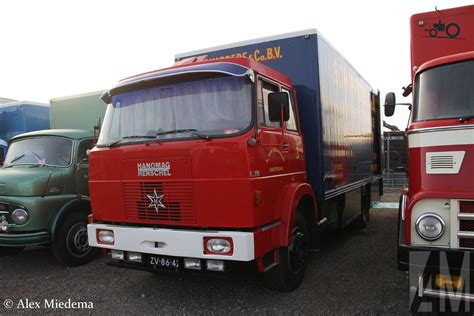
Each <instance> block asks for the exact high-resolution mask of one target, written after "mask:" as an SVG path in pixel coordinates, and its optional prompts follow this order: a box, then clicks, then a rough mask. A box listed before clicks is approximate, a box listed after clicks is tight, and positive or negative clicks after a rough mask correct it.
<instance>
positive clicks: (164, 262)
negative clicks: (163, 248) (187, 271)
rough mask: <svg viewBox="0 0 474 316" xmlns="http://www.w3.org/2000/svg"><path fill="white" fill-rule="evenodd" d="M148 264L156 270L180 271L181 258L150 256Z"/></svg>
mask: <svg viewBox="0 0 474 316" xmlns="http://www.w3.org/2000/svg"><path fill="white" fill-rule="evenodd" d="M146 262H147V264H148V265H149V266H151V267H153V268H154V269H165V270H178V269H179V258H175V257H168V256H155V255H153V256H148V258H147V261H146Z"/></svg>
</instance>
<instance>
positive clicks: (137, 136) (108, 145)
mask: <svg viewBox="0 0 474 316" xmlns="http://www.w3.org/2000/svg"><path fill="white" fill-rule="evenodd" d="M134 138H150V139H155V138H156V136H154V135H130V136H124V137H122V139H119V140H116V141H114V142H111V143H110V144H107V145H105V146H106V147H112V146H114V145H117V144H119V143H121V142H122V141H124V140H125V139H134Z"/></svg>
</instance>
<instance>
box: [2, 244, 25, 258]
mask: <svg viewBox="0 0 474 316" xmlns="http://www.w3.org/2000/svg"><path fill="white" fill-rule="evenodd" d="M23 249H25V247H24V246H17V247H0V256H7V255H14V254H17V253H19V252H21V251H23Z"/></svg>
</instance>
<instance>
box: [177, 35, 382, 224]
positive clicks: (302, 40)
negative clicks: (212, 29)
mask: <svg viewBox="0 0 474 316" xmlns="http://www.w3.org/2000/svg"><path fill="white" fill-rule="evenodd" d="M203 55H207V57H206V58H207V59H211V60H212V59H224V58H233V57H248V58H251V59H254V60H257V61H260V62H262V63H265V64H267V65H268V66H270V67H272V68H273V69H275V70H278V71H280V72H282V73H283V74H285V75H287V76H288V77H290V79H291V80H292V82H293V85H294V86H295V88H296V91H297V99H298V110H299V113H300V123H301V128H302V132H303V136H304V142H305V153H306V164H307V173H308V178H309V179H308V180H309V183H310V184H311V185H312V187H313V189H314V191H315V193H316V196H317V198H318V200H319V201H329V200H331V199H333V198H337V197H338V196H343V194H344V193H348V192H351V191H357V189H359V188H361V187H362V186H364V185H366V184H368V183H372V185H371V191H372V194H371V200H372V201H375V200H376V199H377V198H378V197H379V196H380V194H382V181H381V170H382V168H381V167H382V166H381V164H382V147H381V146H382V141H381V138H382V132H381V116H380V111H379V107H380V104H379V92H378V91H375V90H373V89H372V88H371V86H370V85H369V84H368V83H367V81H366V80H365V79H364V78H363V77H362V76H361V75H360V74H359V73H358V72H357V71H356V70H355V69H354V67H352V65H351V64H350V63H349V62H348V61H347V60H346V59H345V58H344V57H343V56H342V55H341V54H340V53H339V52H338V51H337V50H336V49H334V48H333V47H332V46H331V44H329V42H328V41H327V40H326V39H324V38H323V37H322V36H321V35H320V34H319V33H318V32H317V31H316V30H307V31H302V32H295V33H291V34H284V35H279V36H274V37H269V38H264V39H257V40H252V41H246V42H241V43H236V44H230V45H225V46H220V47H214V48H209V49H204V50H199V51H194V52H190V53H184V54H178V55H176V58H175V59H176V61H177V62H179V61H182V60H184V59H187V58H193V57H197V56H203ZM356 196H357V194H354V197H356ZM347 200H348V196H346V201H347ZM356 200H357V198H356ZM349 202H350V201H347V203H349ZM349 213H350V212H349ZM349 213H348V214H347V215H350V214H349ZM344 217H346V216H344Z"/></svg>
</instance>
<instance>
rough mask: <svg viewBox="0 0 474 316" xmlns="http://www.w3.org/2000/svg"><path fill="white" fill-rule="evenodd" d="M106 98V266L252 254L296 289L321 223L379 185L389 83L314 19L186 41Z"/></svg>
mask: <svg viewBox="0 0 474 316" xmlns="http://www.w3.org/2000/svg"><path fill="white" fill-rule="evenodd" d="M103 99H104V100H105V102H107V103H109V105H108V108H107V112H106V115H105V118H104V122H103V126H102V130H101V134H100V137H99V140H98V143H97V146H96V147H95V148H94V149H93V150H92V151H91V152H90V183H89V184H90V194H91V202H92V209H93V214H92V215H91V216H90V218H89V225H88V236H89V243H90V244H91V245H92V246H94V247H100V248H103V249H105V250H106V251H107V252H108V254H109V255H110V258H111V261H110V262H109V264H110V265H113V266H118V267H125V268H131V269H140V270H146V271H158V270H172V271H178V272H196V273H211V274H212V273H214V274H216V273H223V272H226V271H228V270H229V269H230V268H231V267H232V266H235V265H236V263H238V262H251V261H253V262H255V263H256V266H257V268H258V270H259V271H260V272H262V273H264V274H265V279H266V281H267V283H268V285H269V286H270V287H271V288H273V289H276V290H281V291H290V290H293V289H295V288H296V287H297V286H298V285H299V284H300V283H301V281H302V279H303V276H304V271H305V266H306V262H307V260H306V258H307V253H308V250H309V249H311V248H314V247H317V244H318V234H319V232H320V231H321V229H322V227H324V226H327V227H330V226H332V227H336V228H342V227H344V226H346V225H347V224H348V223H350V222H353V221H354V220H356V219H358V220H359V221H360V223H361V224H366V223H367V221H368V220H369V207H370V205H371V203H373V202H374V201H375V200H377V199H378V198H379V196H380V193H381V187H382V185H381V184H382V179H381V176H380V170H381V165H380V164H381V162H380V158H381V148H380V145H381V129H380V126H381V124H380V111H379V107H380V106H379V94H378V92H376V91H373V90H372V88H371V87H370V86H369V84H368V83H367V82H366V81H365V80H364V79H363V78H362V77H361V76H360V75H359V73H357V72H356V71H355V70H354V68H353V67H352V66H351V65H350V64H349V63H348V62H347V61H346V60H345V59H344V58H343V57H342V56H341V55H340V54H339V53H338V52H337V51H336V50H334V49H333V48H332V46H330V44H329V43H328V42H327V41H326V40H325V39H323V38H322V37H321V36H320V35H319V34H318V33H317V32H316V31H315V30H310V31H303V32H297V33H292V34H286V35H281V36H275V37H272V38H267V39H259V40H254V41H247V42H245V43H240V44H233V45H228V46H223V47H219V48H213V49H208V50H204V51H199V52H193V53H189V54H182V55H179V56H177V60H176V64H175V65H174V66H173V67H170V68H166V69H161V70H157V71H152V72H149V73H145V74H141V75H137V76H133V77H130V78H127V79H124V80H122V81H120V82H119V83H118V84H117V85H116V86H115V87H113V88H112V89H110V90H109V91H108V92H106V93H105V94H104V96H103Z"/></svg>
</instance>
